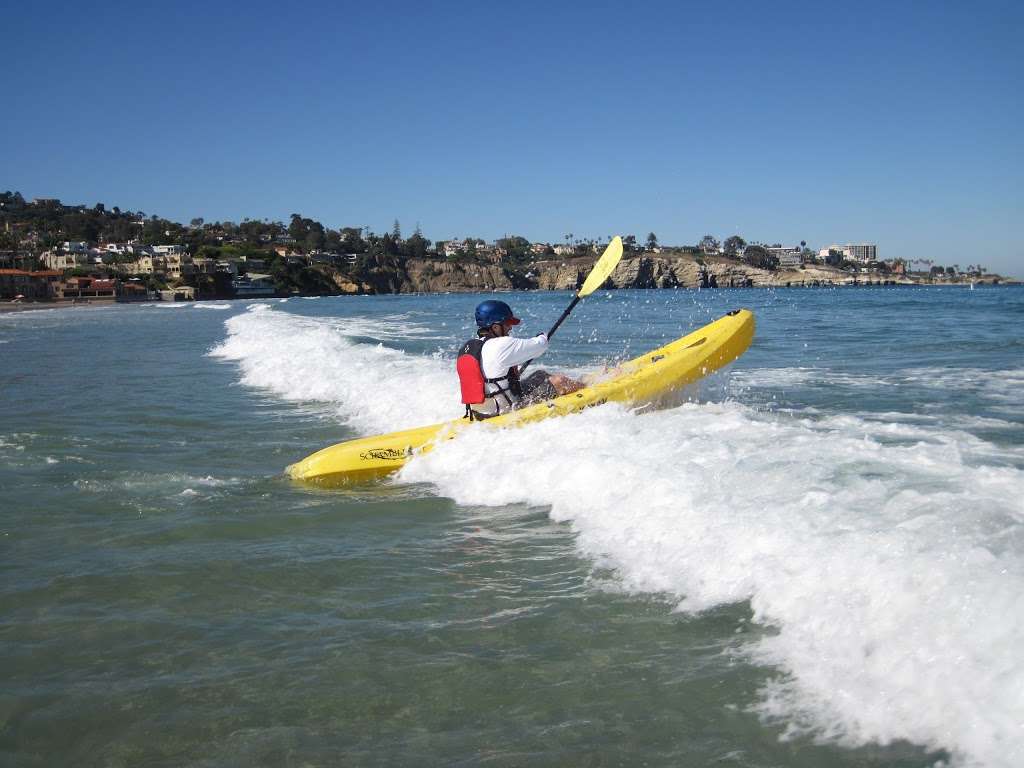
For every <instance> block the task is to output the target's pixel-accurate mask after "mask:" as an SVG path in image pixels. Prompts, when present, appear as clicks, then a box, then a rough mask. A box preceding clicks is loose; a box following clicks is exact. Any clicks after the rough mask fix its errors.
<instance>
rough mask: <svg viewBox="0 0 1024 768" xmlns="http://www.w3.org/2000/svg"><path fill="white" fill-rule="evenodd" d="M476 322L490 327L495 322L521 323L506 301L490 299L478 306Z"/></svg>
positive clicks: (484, 326) (483, 326)
mask: <svg viewBox="0 0 1024 768" xmlns="http://www.w3.org/2000/svg"><path fill="white" fill-rule="evenodd" d="M475 316H476V324H477V326H479V327H480V328H488V327H490V326H492V325H494V323H504V322H506V321H507V322H508V323H509V324H511V325H519V318H518V317H516V316H515V315H513V314H512V307H510V306H509V305H508V304H506V303H505V302H504V301H494V300H493V299H489V300H487V301H484V302H481V303H480V304H478V305H477V307H476V313H475Z"/></svg>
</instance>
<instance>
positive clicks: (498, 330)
mask: <svg viewBox="0 0 1024 768" xmlns="http://www.w3.org/2000/svg"><path fill="white" fill-rule="evenodd" d="M474 315H475V317H476V325H477V332H476V333H477V337H476V338H475V339H470V340H469V341H467V342H466V343H465V344H463V345H462V349H460V350H459V357H458V360H457V361H456V364H455V369H456V371H458V374H459V385H460V387H461V389H462V402H463V403H464V404H465V406H466V416H467V418H469V419H470V420H474V419H487V418H490V417H491V416H497V415H498V414H499V413H504V412H506V411H510V410H513V409H515V408H517V407H519V406H520V405H526V404H528V403H536V402H538V401H539V400H548V399H550V398H552V397H557V396H558V395H567V394H569V393H570V392H575V391H576V390H578V389H580V388H581V387H582V386H583V384H582V383H580V382H578V381H575V380H573V379H570V378H569V377H568V376H562V375H559V374H556V375H550V374H548V373H547V371H534V372H533V373H531V374H530V375H529V376H527V377H526V378H525V379H522V380H520V378H519V366H521V365H522V364H523V363H526V362H527V361H529V360H532V359H533V358H535V357H540V356H541V355H543V354H544V353H545V352H546V351H547V348H548V337H547V335H546V334H543V333H541V334H538V335H536V336H534V337H533V338H531V339H517V338H513V337H512V336H511V335H509V334H510V333H511V331H512V328H513V327H514V326H516V325H519V323H520V320H519V318H518V317H516V316H515V315H514V314H513V313H512V308H511V307H510V306H509V305H508V304H506V303H505V302H504V301H494V300H488V301H484V302H481V303H480V304H479V305H478V306H477V308H476V312H475V313H474Z"/></svg>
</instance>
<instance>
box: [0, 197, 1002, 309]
mask: <svg viewBox="0 0 1024 768" xmlns="http://www.w3.org/2000/svg"><path fill="white" fill-rule="evenodd" d="M605 237H607V236H605ZM564 240H565V242H564V243H562V242H558V243H551V242H530V241H529V240H527V239H526V238H523V237H520V236H517V235H509V236H505V237H503V238H500V239H498V240H496V241H495V242H493V243H487V242H485V241H484V240H482V239H479V238H474V237H466V238H455V239H450V240H441V241H436V242H434V241H431V240H428V239H427V238H425V237H424V236H423V234H422V233H421V232H420V230H419V227H418V226H417V228H416V231H415V232H414V233H413V234H412V235H411V236H409V237H403V236H402V232H401V227H400V226H399V223H398V222H397V221H396V222H395V224H394V227H393V228H392V230H391V232H387V233H384V234H377V233H374V232H371V231H369V229H368V228H364V227H340V228H338V229H330V228H328V227H324V226H323V224H321V223H320V222H318V221H315V220H312V219H308V218H304V217H302V216H301V215H299V214H293V215H292V217H291V222H290V223H289V224H287V225H286V224H284V223H283V222H276V221H274V222H272V221H268V220H263V221H259V220H250V219H246V220H244V221H243V222H242V223H241V224H235V223H233V222H214V223H207V222H204V221H203V219H198V218H197V219H193V220H192V221H191V222H190V224H189V225H188V226H186V225H183V224H179V223H177V222H172V221H169V220H167V219H162V218H159V217H157V216H149V217H147V216H146V214H144V213H142V212H132V211H121V210H120V209H119V208H117V207H113V208H111V209H109V210H108V209H107V207H106V206H105V205H104V204H102V203H97V204H96V205H95V207H93V208H87V207H86V206H84V205H65V204H63V203H61V201H60V200H57V199H44V198H40V199H36V200H33V201H32V202H27V201H26V200H25V199H24V198H23V197H22V196H21V195H20V194H19V193H17V192H14V193H12V192H5V193H3V194H0V302H2V301H3V300H5V299H6V300H18V301H19V302H25V303H26V304H27V303H29V302H40V303H43V302H45V303H46V305H47V306H60V305H63V304H67V303H68V302H69V301H73V302H76V303H85V302H96V301H108V303H113V302H114V301H115V300H117V301H125V302H136V301H180V300H192V299H217V300H220V299H233V298H260V297H271V296H274V297H287V296H295V295H298V296H325V295H377V294H395V293H446V292H488V291H511V290H574V289H576V288H578V287H579V286H580V285H581V284H582V283H583V280H584V279H585V278H586V275H587V274H589V272H590V270H591V268H592V267H593V265H594V263H595V262H596V260H597V258H598V254H599V253H600V252H601V251H602V249H603V243H604V242H606V241H605V240H602V239H601V238H585V237H580V236H578V235H574V234H572V233H570V234H567V235H565V237H564ZM623 242H624V244H625V255H624V257H623V259H622V261H621V262H620V263H619V265H618V267H617V268H616V269H615V271H614V272H613V273H612V275H611V277H610V278H609V280H608V282H607V285H606V287H608V288H611V289H616V288H641V289H642V288H759V287H772V288H782V287H791V288H796V287H811V286H859V285H967V284H971V283H973V284H1004V283H1008V282H1009V283H1012V282H1015V281H1012V280H1007V278H1005V277H1003V276H1000V275H994V274H989V273H988V271H987V270H986V269H985V268H984V267H983V266H981V265H975V264H969V265H967V266H966V267H964V268H961V267H960V265H959V264H952V265H949V266H939V265H935V264H934V262H932V261H931V260H928V259H916V260H912V261H907V260H905V259H900V258H893V259H889V260H880V259H879V258H878V246H877V245H875V244H873V243H859V244H857V243H851V244H847V245H835V244H833V245H829V246H827V247H825V248H821V249H819V250H814V249H812V248H809V247H808V246H807V243H806V242H804V241H801V242H800V243H799V244H797V245H793V246H785V247H784V246H782V245H780V244H778V243H775V244H773V245H769V244H766V243H758V242H752V243H748V242H747V241H746V240H744V238H742V237H740V236H739V235H732V236H730V237H727V238H725V239H724V240H723V241H721V242H720V241H719V240H718V239H716V238H715V237H714V236H712V235H705V236H704V237H703V238H702V239H701V241H700V242H699V243H697V244H696V245H682V246H665V245H664V244H660V243H659V242H658V238H657V236H656V235H655V234H654V233H653V232H651V233H649V234H648V235H647V237H646V241H645V242H638V240H637V238H636V237H635V236H633V235H626V236H624V237H623ZM914 264H918V265H921V266H923V267H924V268H925V269H924V270H920V271H915V270H913V269H912V267H913V265H914Z"/></svg>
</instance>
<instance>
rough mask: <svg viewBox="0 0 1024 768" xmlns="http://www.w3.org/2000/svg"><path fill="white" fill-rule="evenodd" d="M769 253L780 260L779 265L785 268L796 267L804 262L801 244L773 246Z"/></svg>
mask: <svg viewBox="0 0 1024 768" xmlns="http://www.w3.org/2000/svg"><path fill="white" fill-rule="evenodd" d="M768 253H770V254H771V255H772V256H774V257H775V258H777V259H778V260H779V266H780V267H783V268H785V269H796V268H797V267H799V266H800V265H801V264H803V263H804V260H803V256H802V251H801V249H800V246H798V245H793V246H773V247H771V248H769V249H768Z"/></svg>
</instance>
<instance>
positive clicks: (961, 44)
mask: <svg viewBox="0 0 1024 768" xmlns="http://www.w3.org/2000/svg"><path fill="white" fill-rule="evenodd" d="M3 15H4V27H5V34H4V38H5V45H6V56H5V66H4V75H3V80H4V86H3V89H2V93H3V99H4V106H5V110H4V112H5V115H4V116H3V118H2V119H0V158H2V163H0V189H10V190H19V191H21V192H22V194H24V195H25V196H26V197H27V198H32V197H59V198H60V199H61V200H63V201H64V202H68V203H85V204H89V205H91V204H93V203H95V202H104V203H106V204H107V205H108V206H110V205H118V206H120V207H121V208H123V209H132V210H142V211H144V212H146V213H147V214H154V213H156V214H159V215H161V216H166V217H168V218H171V219H175V220H178V221H185V222H187V221H188V220H189V219H191V218H193V217H196V216H202V217H203V218H205V219H206V220H208V221H213V220H228V219H230V220H235V221H238V220H241V219H242V218H243V217H246V216H248V217H251V218H270V219H281V220H285V221H287V219H288V217H289V216H290V214H291V213H293V212H298V213H302V214H303V215H305V216H310V217H313V218H316V219H319V220H321V221H322V222H323V223H324V224H325V225H327V226H331V227H340V226H370V227H371V228H372V229H374V230H376V231H384V230H389V229H390V228H391V225H392V222H393V221H394V220H395V219H396V218H397V219H399V220H400V222H401V224H402V227H403V230H404V231H405V232H406V233H408V232H411V231H412V229H413V228H414V226H415V225H416V223H417V222H419V223H420V224H421V226H422V229H423V232H424V234H425V235H426V236H427V237H429V238H431V239H434V240H437V239H446V238H449V237H452V236H465V235H475V236H479V237H483V238H486V239H493V238H495V237H499V236H501V235H503V234H505V233H516V234H522V235H524V236H525V237H528V238H530V239H531V240H551V241H558V240H561V239H562V238H563V237H564V235H565V234H566V233H569V232H572V233H574V234H575V235H577V236H583V237H603V236H607V235H609V234H613V233H621V234H630V233H632V234H635V235H636V236H637V237H638V238H643V237H645V236H646V235H647V233H648V232H650V231H654V232H655V233H656V234H657V235H658V237H659V239H660V240H661V241H662V242H663V243H669V244H685V243H694V242H696V241H697V240H699V239H700V238H701V237H702V236H703V235H704V234H707V233H711V234H714V235H716V236H718V237H720V238H722V237H725V236H728V235H731V234H737V233H738V234H741V235H742V236H744V237H745V238H747V239H748V240H760V241H766V242H781V243H784V244H790V243H793V242H797V241H799V240H807V241H808V244H809V245H811V246H814V247H822V246H825V245H828V244H830V243H832V242H838V243H845V242H876V243H878V245H879V256H880V257H888V258H891V257H895V256H902V257H905V258H910V259H913V258H920V257H924V258H927V257H930V258H933V259H934V260H935V261H936V262H937V263H942V264H946V263H954V262H956V263H959V264H960V265H961V266H966V265H967V264H968V263H976V262H979V261H980V262H981V263H983V264H985V265H986V266H988V267H989V268H990V269H991V270H993V271H1001V272H1003V273H1007V274H1013V275H1016V276H1018V277H1024V237H1022V234H1024V233H1022V231H1021V230H1022V224H1024V191H1022V170H1024V161H1022V143H1024V142H1022V138H1021V137H1022V135H1024V131H1022V126H1024V105H1022V102H1024V98H1022V93H1024V77H1022V75H1024V54H1022V53H1021V44H1020V38H1021V33H1022V31H1024V11H1022V5H1021V4H1020V3H1018V2H981V3H970V4H968V3H962V2H960V3H935V2H919V3H909V2H885V3H874V2H858V3H844V4H842V6H841V7H840V6H839V5H838V4H834V3H821V2H807V3H758V2H751V3H743V2H732V3H708V2H701V3H687V2H665V3H644V2H635V3H621V2H620V3H599V2H595V3H582V2H579V3H569V2H566V3H557V2H553V1H552V2H545V3H529V2H521V3H502V4H497V3H489V2H479V0H478V1H477V2H466V3H454V2H451V3H445V2H441V3H436V4H432V3H395V2H380V1H378V2H373V3H371V2H363V3H358V4H354V3H345V2H332V3H306V4H304V3H273V4H269V3H261V2H255V3H250V4H248V5H247V6H245V5H239V4H231V5H230V6H228V5H226V4H225V5H221V4H219V3H217V2H205V3H191V2H181V3H159V4H150V3H125V4H118V3H98V4H82V3H74V4H70V3H62V2H58V3H43V4H40V3H17V4H13V5H9V6H8V7H7V8H6V9H5V11H4V14H3Z"/></svg>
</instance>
